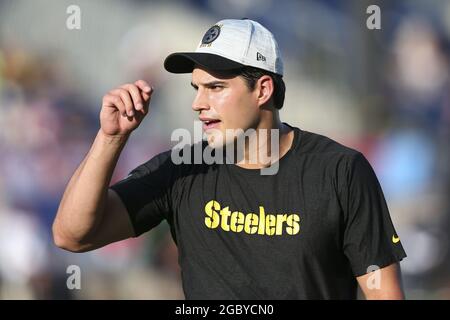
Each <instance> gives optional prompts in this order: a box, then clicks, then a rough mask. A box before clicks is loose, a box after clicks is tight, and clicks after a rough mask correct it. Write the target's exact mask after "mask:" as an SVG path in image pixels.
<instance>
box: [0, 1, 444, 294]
mask: <svg viewBox="0 0 450 320" xmlns="http://www.w3.org/2000/svg"><path fill="white" fill-rule="evenodd" d="M377 2H378V3H379V6H380V8H381V17H382V22H381V25H382V29H381V30H368V29H367V28H366V19H367V17H368V14H367V13H366V8H367V6H369V5H370V4H376V3H377ZM77 3H78V5H79V6H80V8H81V29H80V30H68V29H67V28H66V24H65V20H66V18H67V16H68V15H67V13H66V8H67V6H69V5H70V4H73V3H72V2H68V1H58V2H55V1H50V0H38V1H34V2H33V4H31V2H29V1H26V0H17V1H7V0H0V115H1V116H0V164H1V165H0V299H8V298H9V299H179V298H183V293H182V290H181V282H180V270H179V267H178V262H177V249H176V246H175V245H174V243H173V241H172V239H171V236H170V233H169V228H168V226H167V223H165V222H163V223H162V224H161V225H160V226H158V227H157V228H156V229H155V230H153V231H152V232H149V233H147V234H145V235H144V236H141V237H139V238H135V239H130V240H126V241H122V242H119V243H116V244H112V245H109V246H107V247H105V248H102V249H99V250H96V251H94V252H89V253H82V254H71V253H68V252H64V251H63V250H60V249H58V248H56V247H55V246H54V244H53V242H52V237H51V224H52V221H53V218H54V216H55V214H56V210H57V208H58V204H59V201H60V199H61V196H62V193H63V191H64V188H65V186H66V184H67V182H68V180H69V178H70V177H71V175H72V174H73V172H74V171H75V169H76V168H77V166H78V164H79V163H80V162H81V160H82V159H83V157H84V156H85V155H86V153H87V152H88V150H89V148H90V145H91V143H92V141H93V139H94V137H95V135H96V133H97V131H98V129H99V119H98V116H99V111H100V106H101V99H102V96H103V95H104V94H105V93H106V92H107V91H109V90H110V89H111V88H113V87H114V86H117V85H119V84H122V83H125V82H131V81H134V80H136V79H141V78H142V79H144V80H147V81H149V82H151V83H152V85H153V86H154V88H155V94H154V97H153V98H152V102H151V113H150V117H148V118H147V119H146V120H145V121H144V122H143V124H142V125H141V127H140V128H139V130H137V131H136V132H135V133H133V136H132V137H131V139H130V141H129V143H128V145H127V146H126V148H125V150H124V151H123V153H122V156H121V158H120V160H119V163H118V166H117V169H116V171H115V173H114V177H113V182H115V181H118V180H120V179H122V178H123V177H125V176H126V175H127V174H128V172H129V171H130V170H131V169H133V168H134V167H136V166H137V165H139V164H141V163H143V162H145V161H147V160H148V159H149V158H150V157H152V156H154V155H156V154H157V153H159V152H162V151H164V150H167V149H168V148H170V147H171V146H172V143H171V141H170V134H171V131H172V130H174V129H176V128H180V127H183V128H187V129H190V130H192V129H193V124H192V120H193V119H194V118H195V114H194V113H193V112H192V110H191V109H190V104H191V100H192V98H193V92H192V91H191V88H190V85H189V81H190V79H189V75H171V74H168V73H167V72H165V71H164V69H163V67H162V62H163V59H164V57H165V56H166V55H167V54H169V53H170V52H173V51H175V50H191V49H194V48H195V46H196V44H197V42H198V41H199V39H200V37H201V36H202V35H203V32H204V31H205V30H206V29H207V28H208V27H209V26H210V25H212V24H213V23H214V22H216V21H218V20H220V19H223V18H226V17H238V18H239V17H248V18H252V19H255V20H258V21H260V22H261V23H262V24H263V25H265V26H266V27H268V28H269V29H270V30H272V31H273V33H274V34H275V37H276V38H277V39H278V41H279V44H280V48H281V50H282V53H283V56H284V58H285V64H286V66H285V70H286V75H285V81H286V86H287V91H286V102H285V106H284V108H283V109H282V113H281V118H282V119H283V121H285V122H288V123H289V124H291V125H295V126H298V127H300V128H302V129H304V130H308V131H313V132H317V133H321V134H325V135H327V136H329V137H331V138H333V139H335V140H337V141H339V142H341V143H343V144H345V145H348V146H350V147H354V148H356V149H358V150H360V151H362V152H363V153H364V154H365V156H366V157H367V158H368V159H369V161H370V162H371V164H372V165H373V167H374V169H375V172H376V173H377V175H378V178H379V180H380V183H381V185H382V187H383V190H384V192H385V196H386V199H387V202H388V206H389V209H390V212H391V216H392V220H393V222H394V224H395V226H396V229H397V232H398V234H399V236H400V237H401V239H402V243H403V245H404V247H405V250H406V252H407V254H408V257H407V258H406V259H405V260H404V261H403V262H402V271H403V279H404V286H405V289H406V294H407V297H408V298H411V299H450V272H449V270H450V248H449V243H450V239H449V236H448V232H447V230H448V229H449V228H450V202H449V199H448V194H449V191H450V190H449V182H450V181H449V180H450V171H449V163H450V148H449V140H450V139H449V138H450V79H449V68H450V65H449V64H450V46H449V44H450V3H447V2H445V1H426V0H420V1H419V0H417V1H406V0H403V1H395V3H387V2H386V1H371V2H369V1H356V0H355V1H332V0H320V1H312V0H302V1H294V0H292V1H274V0H264V1H256V0H242V1H234V0H185V1H170V2H165V1H151V2H150V1H148V2H147V1H143V0H141V1H137V0H134V1H127V2H124V1H116V0H114V1H106V0H101V1H100V0H99V1H95V3H93V2H88V1H87V0H84V1H77ZM324 115H327V116H324ZM70 265H77V266H79V267H80V270H81V289H80V290H69V289H68V288H67V283H66V281H67V278H68V276H69V275H70V274H68V273H67V268H68V266H70Z"/></svg>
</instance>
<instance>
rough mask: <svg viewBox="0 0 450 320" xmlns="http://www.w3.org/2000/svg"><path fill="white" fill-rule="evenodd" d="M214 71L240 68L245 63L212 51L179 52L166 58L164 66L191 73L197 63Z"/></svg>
mask: <svg viewBox="0 0 450 320" xmlns="http://www.w3.org/2000/svg"><path fill="white" fill-rule="evenodd" d="M196 64H197V65H200V66H202V67H204V68H205V69H208V70H212V71H226V70H233V69H240V68H242V67H243V66H244V65H242V64H241V63H239V62H236V61H233V60H230V59H227V58H224V57H222V56H219V55H216V54H212V53H202V52H177V53H172V54H170V55H169V56H168V57H167V58H166V60H164V68H165V69H166V70H167V71H169V72H172V73H191V72H192V70H194V66H195V65H196Z"/></svg>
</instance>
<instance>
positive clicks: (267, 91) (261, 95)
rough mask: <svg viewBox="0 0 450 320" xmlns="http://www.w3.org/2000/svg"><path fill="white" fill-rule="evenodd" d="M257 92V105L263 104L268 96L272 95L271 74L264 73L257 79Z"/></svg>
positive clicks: (268, 98) (267, 99)
mask: <svg viewBox="0 0 450 320" xmlns="http://www.w3.org/2000/svg"><path fill="white" fill-rule="evenodd" d="M255 89H256V90H257V94H258V105H259V106H263V105H265V104H266V103H267V102H268V101H269V100H270V98H271V97H272V96H273V91H274V85H273V79H272V77H271V76H268V75H264V76H262V77H261V78H259V79H258V81H257V83H256V88H255Z"/></svg>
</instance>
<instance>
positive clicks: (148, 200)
mask: <svg viewBox="0 0 450 320" xmlns="http://www.w3.org/2000/svg"><path fill="white" fill-rule="evenodd" d="M173 173H174V165H173V163H172V161H171V159H170V152H165V153H161V154H159V155H157V156H155V157H154V158H152V159H151V160H149V161H148V162H146V163H144V164H142V165H140V166H138V167H137V168H135V169H133V170H132V171H131V172H130V174H129V175H128V177H127V178H125V179H124V180H121V181H119V182H117V183H116V184H114V185H112V186H110V188H111V189H112V190H114V191H115V192H116V193H117V194H118V195H119V197H120V198H121V200H122V202H123V203H124V205H125V207H126V208H127V211H128V214H129V216H130V220H131V222H132V225H133V228H134V231H135V236H139V235H141V234H142V233H144V232H147V231H149V230H151V229H152V228H154V227H156V226H157V225H158V224H159V223H161V221H162V220H164V219H167V217H168V215H169V214H170V212H171V203H170V202H171V199H170V190H171V185H172V181H173V180H172V176H173Z"/></svg>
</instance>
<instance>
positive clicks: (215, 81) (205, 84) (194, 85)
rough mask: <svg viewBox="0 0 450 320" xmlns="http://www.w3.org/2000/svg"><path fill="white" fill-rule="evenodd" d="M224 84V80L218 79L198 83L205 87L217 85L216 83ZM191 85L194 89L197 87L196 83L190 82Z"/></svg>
mask: <svg viewBox="0 0 450 320" xmlns="http://www.w3.org/2000/svg"><path fill="white" fill-rule="evenodd" d="M225 84H226V82H225V81H220V80H214V81H210V82H205V83H200V85H201V86H204V87H206V88H210V87H214V86H217V85H225ZM191 86H192V87H193V88H194V89H198V85H196V84H195V83H193V82H191Z"/></svg>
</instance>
